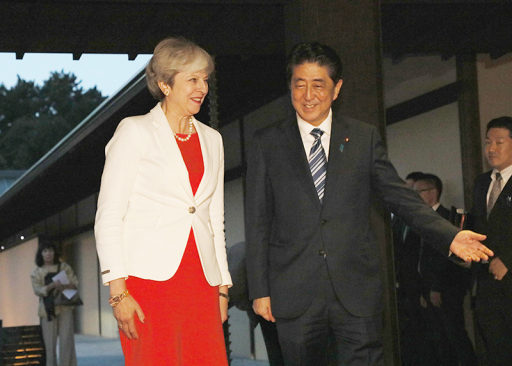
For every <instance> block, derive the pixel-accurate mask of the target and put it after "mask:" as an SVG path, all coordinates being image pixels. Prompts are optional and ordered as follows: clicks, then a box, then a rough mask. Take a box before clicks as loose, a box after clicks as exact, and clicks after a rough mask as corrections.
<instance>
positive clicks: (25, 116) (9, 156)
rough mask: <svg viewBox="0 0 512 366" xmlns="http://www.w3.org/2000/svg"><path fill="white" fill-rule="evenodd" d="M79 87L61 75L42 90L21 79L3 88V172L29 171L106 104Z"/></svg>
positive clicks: (0, 124) (93, 91) (0, 152)
mask: <svg viewBox="0 0 512 366" xmlns="http://www.w3.org/2000/svg"><path fill="white" fill-rule="evenodd" d="M79 84H80V83H79V82H77V79H76V76H75V75H73V74H72V73H69V74H67V73H64V72H63V71H61V72H60V73H59V72H53V73H52V74H51V76H50V78H49V79H48V80H46V81H45V82H44V83H43V85H42V86H38V85H36V84H34V83H33V82H30V81H29V82H27V81H24V80H22V79H21V78H20V77H18V82H17V84H16V85H15V86H13V87H12V88H11V89H7V88H6V87H5V86H4V85H3V84H2V85H0V169H28V168H29V167H30V166H32V165H33V164H34V163H35V162H36V161H37V160H38V159H40V158H41V157H42V156H43V155H44V154H46V153H47V152H48V151H49V150H50V149H51V148H52V147H53V146H55V144H57V143H58V142H59V141H60V140H61V139H62V138H63V137H64V136H65V135H66V134H67V133H68V132H69V131H71V130H72V129H73V128H74V127H75V126H76V125H77V124H79V123H80V122H81V121H82V120H83V119H84V118H85V117H86V116H87V115H88V114H89V113H91V112H92V111H93V110H94V109H95V108H96V107H97V106H98V105H99V104H100V103H101V102H103V100H105V97H103V96H102V95H101V92H100V91H98V90H97V89H96V88H92V89H89V90H87V91H84V90H83V88H82V87H81V86H80V85H79Z"/></svg>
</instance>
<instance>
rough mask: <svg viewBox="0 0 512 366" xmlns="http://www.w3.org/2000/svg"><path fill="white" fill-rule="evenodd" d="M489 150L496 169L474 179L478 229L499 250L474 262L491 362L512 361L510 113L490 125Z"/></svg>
mask: <svg viewBox="0 0 512 366" xmlns="http://www.w3.org/2000/svg"><path fill="white" fill-rule="evenodd" d="M485 155H486V157H487V161H488V162H489V165H490V166H491V168H492V170H490V171H488V172H487V173H484V174H481V175H479V176H478V177H477V178H476V180H475V189H474V198H473V209H472V210H471V214H472V216H473V218H474V229H475V230H478V231H479V232H482V233H484V234H485V235H487V239H486V240H485V245H487V246H488V247H489V248H491V249H492V250H493V251H494V252H495V257H494V258H492V259H490V260H489V262H485V263H481V264H478V265H476V266H475V271H476V273H477V277H478V280H477V281H478V282H477V294H476V317H477V322H478V325H479V328H480V329H481V334H482V338H483V339H484V343H485V345H486V348H487V358H488V363H489V365H492V366H510V365H512V305H511V304H512V275H511V273H510V269H512V182H511V179H510V176H511V175H512V117H509V116H504V117H500V118H495V119H493V120H491V121H490V122H489V123H488V124H487V135H486V139H485Z"/></svg>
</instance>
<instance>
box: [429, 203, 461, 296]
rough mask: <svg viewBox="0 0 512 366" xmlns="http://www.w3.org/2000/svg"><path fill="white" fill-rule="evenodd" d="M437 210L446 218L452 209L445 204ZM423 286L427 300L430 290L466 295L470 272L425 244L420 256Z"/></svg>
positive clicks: (448, 217)
mask: <svg viewBox="0 0 512 366" xmlns="http://www.w3.org/2000/svg"><path fill="white" fill-rule="evenodd" d="M436 212H437V213H438V214H439V215H440V216H441V217H443V218H444V219H446V220H449V219H450V210H448V209H447V208H446V207H444V206H443V205H441V206H439V207H438V208H437V210H436ZM420 272H421V287H422V293H423V297H424V298H425V300H427V301H429V298H430V291H435V292H440V293H442V294H443V295H448V296H451V295H454V296H457V297H462V298H463V297H464V295H465V293H466V292H467V290H468V287H469V280H470V272H469V270H467V269H465V268H462V267H461V266H459V265H457V264H456V263H454V262H453V261H451V260H450V259H448V258H446V257H445V256H443V255H441V253H439V252H438V251H436V250H434V249H433V248H432V246H430V245H426V244H424V245H423V246H422V250H421V258H420Z"/></svg>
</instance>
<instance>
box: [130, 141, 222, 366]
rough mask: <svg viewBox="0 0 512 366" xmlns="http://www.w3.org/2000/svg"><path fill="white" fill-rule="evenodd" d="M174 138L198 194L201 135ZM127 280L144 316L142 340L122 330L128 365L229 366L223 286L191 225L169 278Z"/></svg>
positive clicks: (138, 323) (141, 328)
mask: <svg viewBox="0 0 512 366" xmlns="http://www.w3.org/2000/svg"><path fill="white" fill-rule="evenodd" d="M182 136H183V137H184V136H186V135H182ZM176 141H177V143H178V146H179V148H180V150H181V154H182V156H183V160H184V161H185V165H186V166H187V169H188V172H189V179H190V184H191V186H192V192H193V193H194V194H195V193H196V191H197V188H198V187H199V183H200V182H201V178H202V177H203V172H204V165H203V157H202V154H201V145H200V143H199V137H198V135H197V133H195V134H193V135H192V136H191V137H190V140H188V141H186V142H182V141H179V140H177V139H176ZM169 240H170V241H171V240H172V238H169ZM169 245H172V243H171V242H170V243H169ZM126 286H127V288H128V290H129V291H130V294H131V295H133V297H134V299H135V300H136V301H137V302H138V303H139V305H140V306H141V308H142V311H143V312H144V315H145V316H146V320H145V322H144V324H142V323H141V322H140V321H139V320H138V318H137V316H135V318H136V320H135V323H136V326H137V333H138V335H139V339H138V340H129V339H128V338H126V336H125V335H124V334H123V333H122V332H120V333H121V345H122V347H123V353H124V356H125V365H127V366H174V365H184V366H195V365H197V366H203V365H209V366H210V365H213V366H227V364H228V362H227V356H226V346H225V343H224V333H223V331H222V321H221V317H220V308H219V287H218V286H210V285H209V284H208V282H207V281H206V278H205V276H204V272H203V268H202V266H201V262H200V259H199V253H198V251H197V246H196V241H195V238H194V232H193V231H192V229H191V230H190V235H189V238H188V242H187V247H186V249H185V253H184V254H183V258H182V260H181V263H180V266H179V268H178V271H177V272H176V274H175V275H174V276H173V277H172V278H171V279H169V280H167V281H152V280H145V279H141V278H138V277H130V278H129V279H128V280H127V281H126Z"/></svg>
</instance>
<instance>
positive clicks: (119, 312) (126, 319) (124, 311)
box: [113, 295, 145, 339]
mask: <svg viewBox="0 0 512 366" xmlns="http://www.w3.org/2000/svg"><path fill="white" fill-rule="evenodd" d="M113 309H114V317H115V318H116V320H117V326H118V327H119V329H120V330H121V331H122V332H123V333H124V334H125V335H126V337H127V338H128V339H139V335H138V334H137V328H136V326H135V314H137V316H138V318H139V320H140V321H141V322H142V323H144V319H145V316H144V313H143V312H142V309H141V308H140V306H139V304H138V303H137V301H135V299H134V298H133V296H131V295H128V296H126V297H125V298H124V299H122V300H121V301H120V302H119V304H117V306H115V307H114V308H113Z"/></svg>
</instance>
